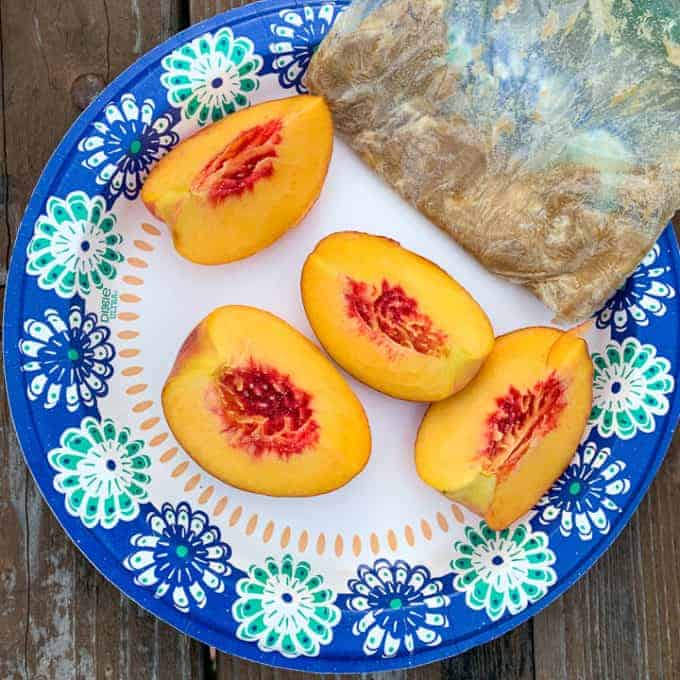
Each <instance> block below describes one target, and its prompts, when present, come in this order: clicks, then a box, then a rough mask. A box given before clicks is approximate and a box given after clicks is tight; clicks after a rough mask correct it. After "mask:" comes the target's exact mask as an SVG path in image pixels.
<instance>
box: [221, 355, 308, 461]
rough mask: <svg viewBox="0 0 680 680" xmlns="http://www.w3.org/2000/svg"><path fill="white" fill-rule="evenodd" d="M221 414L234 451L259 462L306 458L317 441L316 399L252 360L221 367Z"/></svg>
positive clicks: (270, 367) (225, 431)
mask: <svg viewBox="0 0 680 680" xmlns="http://www.w3.org/2000/svg"><path fill="white" fill-rule="evenodd" d="M214 388H215V390H216V393H217V407H216V408H214V407H213V410H216V411H217V414H218V416H219V417H220V418H221V420H222V424H223V430H222V432H223V433H224V434H225V436H226V437H227V440H228V442H229V444H230V445H231V446H234V447H237V448H240V449H243V450H245V451H247V452H249V453H251V454H253V455H254V456H256V457H260V456H262V455H264V454H275V455H277V456H278V457H279V458H281V459H283V460H288V459H289V458H290V457H291V456H293V455H296V454H301V453H304V452H305V451H306V450H308V449H310V448H312V447H313V446H315V445H316V444H317V442H318V441H319V424H318V422H317V421H316V420H315V419H314V412H313V410H312V407H311V402H312V396H311V395H310V394H309V393H308V392H306V391H305V390H302V389H300V388H299V387H297V386H296V385H295V384H294V383H293V381H292V380H291V378H290V376H288V375H284V374H282V373H280V372H279V371H278V370H277V369H276V368H274V367H272V366H265V365H263V364H259V363H257V362H256V361H255V360H253V359H252V358H251V359H250V360H249V361H248V362H247V363H246V364H245V365H242V366H238V367H232V366H223V367H222V368H220V369H219V370H218V372H217V374H216V376H215V380H214Z"/></svg>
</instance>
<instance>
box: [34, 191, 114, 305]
mask: <svg viewBox="0 0 680 680" xmlns="http://www.w3.org/2000/svg"><path fill="white" fill-rule="evenodd" d="M122 241H123V237H122V236H121V234H120V233H119V232H118V230H117V227H116V216H115V215H113V214H111V213H108V212H107V211H106V201H105V200H104V198H103V197H102V196H94V197H93V198H90V197H89V196H88V195H87V194H85V193H84V192H82V191H73V192H72V193H70V194H69V195H68V196H67V197H66V198H65V199H62V198H57V197H56V196H52V197H51V198H49V199H48V200H47V205H46V208H45V213H44V214H42V215H40V217H39V218H38V219H37V221H36V223H35V229H34V232H33V238H32V239H31V241H30V243H29V244H28V250H27V253H26V255H27V262H26V272H27V273H28V274H30V275H31V276H36V277H37V280H38V285H39V286H40V288H42V289H44V290H53V291H54V292H55V293H57V295H59V296H60V297H62V298H71V297H72V296H73V295H74V294H76V293H77V294H79V295H81V296H87V295H88V294H89V293H90V292H91V291H92V290H93V289H95V288H102V287H103V286H104V284H105V283H106V282H110V281H113V280H114V279H115V278H116V275H117V273H118V271H117V266H118V264H119V263H120V262H122V261H123V255H122V253H121V251H120V245H121V243H122Z"/></svg>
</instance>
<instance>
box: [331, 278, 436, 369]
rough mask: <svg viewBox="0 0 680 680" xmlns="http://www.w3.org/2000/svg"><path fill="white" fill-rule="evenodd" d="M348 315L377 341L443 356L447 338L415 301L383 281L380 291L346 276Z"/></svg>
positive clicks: (395, 286)
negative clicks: (358, 322)
mask: <svg viewBox="0 0 680 680" xmlns="http://www.w3.org/2000/svg"><path fill="white" fill-rule="evenodd" d="M344 293H345V300H346V302H347V314H348V315H349V316H350V318H353V319H357V320H358V321H360V322H361V327H362V328H363V329H365V330H367V331H369V332H370V333H371V335H372V337H373V338H374V339H375V340H376V341H383V342H384V341H385V340H390V341H392V342H393V343H395V344H397V345H399V346H400V347H403V348H406V349H410V350H413V351H414V352H418V353H419V354H426V355H430V356H445V355H446V354H447V347H446V340H447V335H446V333H444V332H443V331H442V330H440V329H438V328H437V327H436V326H435V325H434V323H433V321H432V319H430V317H429V316H427V315H426V314H423V313H422V312H421V311H420V309H419V305H418V301H417V300H416V299H415V298H412V297H409V296H408V295H407V294H406V292H405V291H404V289H403V288H402V287H401V286H400V285H399V284H395V285H392V284H390V283H389V282H388V281H387V280H386V279H383V281H382V285H381V287H380V288H378V287H377V286H375V285H373V284H370V283H366V282H364V281H356V280H354V279H352V278H350V277H347V281H346V285H345V291H344Z"/></svg>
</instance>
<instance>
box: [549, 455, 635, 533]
mask: <svg viewBox="0 0 680 680" xmlns="http://www.w3.org/2000/svg"><path fill="white" fill-rule="evenodd" d="M625 469H626V464H625V463H624V462H623V461H622V460H614V459H612V452H611V449H609V448H608V447H603V448H600V449H598V447H597V444H595V442H588V443H587V444H585V446H582V447H581V448H580V449H579V451H577V453H576V455H575V456H574V459H573V460H572V461H571V464H570V465H569V467H568V468H567V469H566V471H565V472H564V474H563V475H562V476H561V477H560V478H559V479H558V480H557V482H555V484H554V485H553V487H552V488H551V489H550V491H548V493H547V494H546V495H545V496H543V498H541V500H540V501H539V502H538V506H537V507H538V510H539V513H538V519H539V522H540V523H541V524H544V525H548V526H550V525H551V524H553V523H559V527H560V533H561V534H562V536H567V537H568V536H571V535H572V533H575V534H576V535H577V536H578V537H579V538H580V539H581V540H582V541H591V540H592V539H593V535H594V534H596V533H597V534H601V535H604V534H607V533H609V530H610V529H611V521H610V515H611V514H612V513H620V512H621V510H622V507H621V505H619V503H620V502H621V500H622V499H620V498H619V496H624V495H625V494H627V493H628V492H629V491H630V480H629V479H628V478H627V477H625V476H624V472H625ZM617 501H618V503H617ZM574 530H575V531H574Z"/></svg>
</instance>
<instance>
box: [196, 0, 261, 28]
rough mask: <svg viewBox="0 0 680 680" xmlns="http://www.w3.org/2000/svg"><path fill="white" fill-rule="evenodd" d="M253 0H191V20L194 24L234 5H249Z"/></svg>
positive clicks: (232, 7)
mask: <svg viewBox="0 0 680 680" xmlns="http://www.w3.org/2000/svg"><path fill="white" fill-rule="evenodd" d="M251 2H252V0H189V20H190V21H191V23H192V24H195V23H196V22H198V21H203V20H204V19H209V18H210V17H214V16H215V15H216V14H218V13H219V12H226V11H227V10H229V9H234V7H243V6H244V5H249V4H250V3H251Z"/></svg>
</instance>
